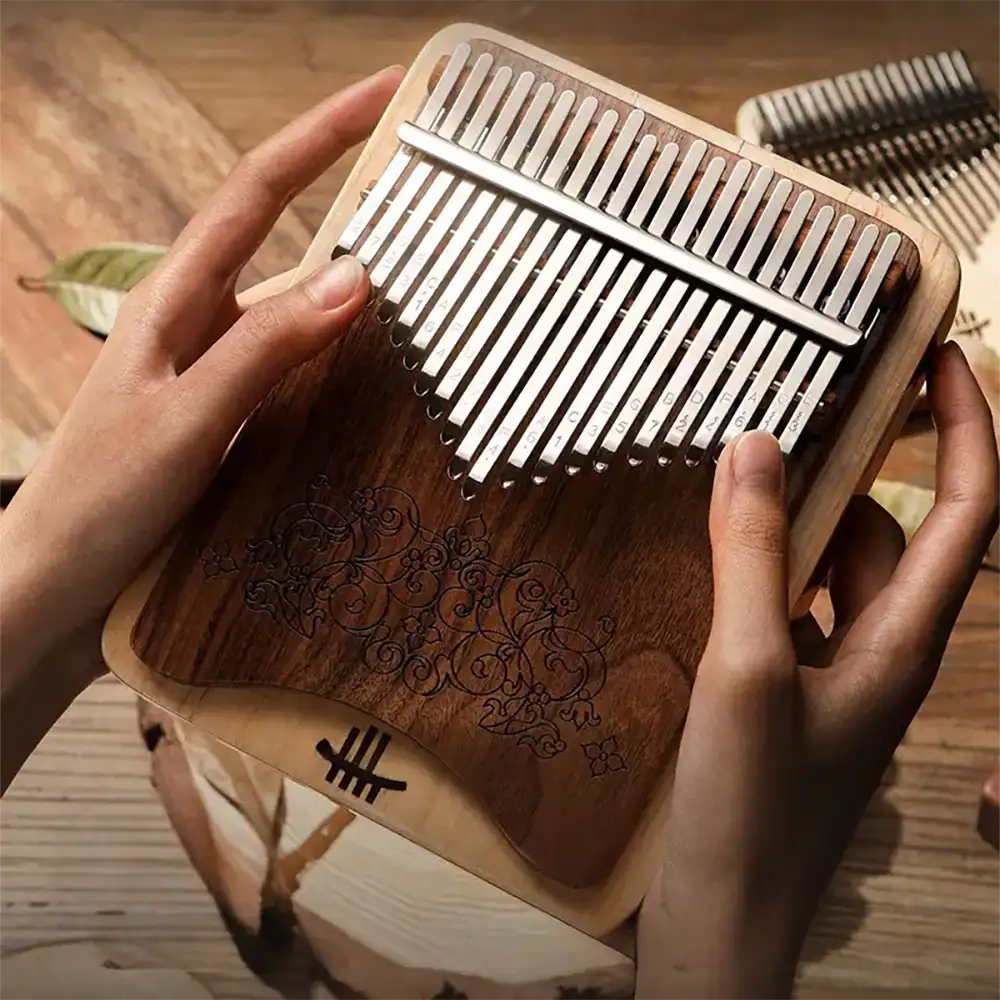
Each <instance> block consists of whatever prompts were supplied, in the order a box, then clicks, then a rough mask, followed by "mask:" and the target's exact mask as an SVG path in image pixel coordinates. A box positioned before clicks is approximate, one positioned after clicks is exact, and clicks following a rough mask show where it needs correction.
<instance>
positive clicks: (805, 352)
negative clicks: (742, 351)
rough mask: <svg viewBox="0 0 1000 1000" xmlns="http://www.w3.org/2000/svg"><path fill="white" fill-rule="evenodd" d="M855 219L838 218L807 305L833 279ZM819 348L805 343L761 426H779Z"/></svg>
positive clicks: (811, 281)
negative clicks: (831, 276)
mask: <svg viewBox="0 0 1000 1000" xmlns="http://www.w3.org/2000/svg"><path fill="white" fill-rule="evenodd" d="M854 223H855V219H854V216H852V215H842V216H841V217H840V219H839V220H838V222H837V226H836V228H835V229H834V231H833V235H832V236H831V237H830V240H829V242H828V243H827V245H826V249H825V250H824V251H823V253H822V254H821V256H820V258H819V261H818V262H817V264H816V267H815V268H814V270H813V272H812V274H811V275H810V277H809V281H808V283H807V284H806V287H805V290H804V291H803V293H802V297H801V301H802V302H803V303H804V304H805V305H808V306H814V305H815V304H816V302H817V301H818V300H819V297H820V295H821V294H822V292H823V289H824V288H825V287H826V284H827V282H828V281H829V280H830V275H831V274H832V273H833V269H834V267H835V266H836V264H837V261H839V260H840V255H841V254H842V253H843V251H844V248H845V247H846V246H847V241H848V239H849V238H850V235H851V232H852V230H853V229H854ZM819 352H820V347H819V345H818V344H817V343H816V342H815V341H813V340H809V341H806V342H805V343H804V344H802V347H801V349H800V350H799V353H798V355H797V357H796V358H795V360H794V361H793V362H792V365H791V367H790V368H789V369H788V372H787V373H786V375H785V377H784V379H782V382H781V385H780V386H779V387H778V389H777V391H776V392H775V394H774V397H773V398H772V399H771V405H770V406H769V407H768V408H767V411H766V412H765V414H764V416H763V417H762V418H761V421H760V424H758V427H759V428H760V429H761V430H765V431H772V432H773V431H774V430H775V429H776V428H777V426H778V424H779V423H780V421H781V418H782V417H783V416H784V415H785V412H786V410H787V409H788V407H789V405H790V404H791V402H792V400H793V399H794V398H795V395H796V393H797V392H798V391H799V386H800V385H801V384H802V381H803V380H804V379H805V377H806V375H807V374H808V372H809V369H810V368H811V367H812V364H813V362H814V361H815V360H816V357H817V356H818V355H819Z"/></svg>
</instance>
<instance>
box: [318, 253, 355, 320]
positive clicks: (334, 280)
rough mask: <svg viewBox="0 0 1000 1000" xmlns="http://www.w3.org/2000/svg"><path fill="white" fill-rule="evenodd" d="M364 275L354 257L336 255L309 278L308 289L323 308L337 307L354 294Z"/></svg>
mask: <svg viewBox="0 0 1000 1000" xmlns="http://www.w3.org/2000/svg"><path fill="white" fill-rule="evenodd" d="M364 276H365V269H364V268H363V267H362V266H361V265H360V264H359V263H358V261H357V260H356V259H355V258H354V257H347V256H344V257H338V258H337V259H336V260H335V261H334V262H333V263H332V264H326V265H324V266H323V267H322V268H320V270H318V271H317V272H316V273H315V274H313V275H312V276H311V277H310V278H309V291H310V293H311V294H312V295H314V296H315V297H316V299H317V300H318V301H319V304H320V305H321V306H322V307H323V308H324V309H337V308H339V307H340V306H342V305H343V304H344V303H345V302H346V301H347V300H348V299H350V298H351V297H352V296H353V295H354V293H355V292H356V291H357V290H358V286H359V285H360V284H361V282H362V281H363V280H364Z"/></svg>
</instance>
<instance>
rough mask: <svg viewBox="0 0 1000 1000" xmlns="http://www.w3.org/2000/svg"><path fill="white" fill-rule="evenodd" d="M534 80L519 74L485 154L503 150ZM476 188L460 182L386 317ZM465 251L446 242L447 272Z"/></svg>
mask: <svg viewBox="0 0 1000 1000" xmlns="http://www.w3.org/2000/svg"><path fill="white" fill-rule="evenodd" d="M497 77H498V78H499V77H500V74H497ZM534 82H535V75H534V74H533V73H530V72H527V71H526V72H524V73H522V74H521V75H520V76H519V77H518V80H517V83H516V84H514V89H513V90H512V91H511V93H510V96H509V97H508V98H507V100H506V102H505V103H504V106H503V109H502V110H501V112H500V114H499V115H498V116H497V118H496V120H495V121H494V123H493V125H492V126H491V127H490V129H489V131H488V133H487V135H486V139H485V141H484V142H483V144H482V146H481V147H480V149H479V153H480V155H481V156H485V157H486V158H487V159H490V160H492V159H495V158H496V155H497V153H498V152H499V151H500V147H501V146H502V145H503V143H504V142H505V141H506V139H507V137H508V134H509V132H510V128H511V125H512V124H513V123H514V119H515V118H516V117H517V114H518V112H519V111H520V110H521V107H522V106H523V105H524V102H525V100H526V99H527V97H528V94H529V93H530V91H531V88H532V86H533V85H534ZM476 140H477V137H476V135H475V134H474V132H473V129H472V127H471V126H470V127H469V128H467V129H466V130H465V132H464V133H463V134H462V137H461V138H460V139H459V144H460V145H465V146H467V147H472V146H473V144H474V143H475V142H476ZM511 148H513V143H511ZM514 152H515V155H519V154H518V153H517V151H516V150H514ZM475 191H476V185H475V183H474V182H472V181H468V180H465V181H462V182H461V183H459V185H458V186H457V187H456V188H455V190H454V191H453V192H452V194H451V196H450V197H449V199H448V201H447V203H446V204H445V206H444V208H443V209H442V210H441V212H440V214H439V215H438V217H437V218H436V219H435V220H434V223H433V225H432V226H431V228H430V229H429V230H428V232H427V233H426V235H425V236H424V238H423V239H422V240H421V241H420V244H419V245H418V247H417V249H416V250H415V251H414V252H413V253H412V254H410V255H409V257H408V258H407V260H406V264H405V265H404V267H403V270H402V271H401V272H400V273H399V275H398V276H397V277H396V280H395V281H394V282H393V283H392V285H391V286H390V288H389V291H388V292H387V293H386V296H385V299H384V300H383V309H384V311H385V313H384V314H383V317H382V318H383V320H388V321H392V320H393V319H394V317H395V308H394V307H396V306H398V305H399V304H400V303H401V302H402V301H403V299H404V298H405V297H406V293H407V292H408V291H409V290H410V288H412V286H413V283H414V282H415V281H416V280H417V278H418V277H419V276H420V274H421V272H422V271H423V268H424V266H425V265H426V264H427V262H428V261H430V260H431V258H432V255H433V254H434V251H435V250H436V249H437V247H438V245H439V244H440V243H441V241H442V240H443V239H444V238H445V237H446V236H447V235H448V233H449V232H450V231H451V228H452V226H453V225H454V223H455V220H456V219H457V218H458V215H459V213H460V212H461V211H462V209H463V208H464V207H465V206H466V204H467V203H468V201H469V199H470V198H471V197H472V195H473V194H474V193H475ZM461 250H462V244H460V243H458V242H457V241H450V242H449V243H448V244H447V245H446V247H445V250H444V255H447V260H448V263H447V265H446V271H445V273H447V271H448V270H450V269H451V265H452V264H453V263H454V260H455V259H456V258H457V257H458V255H459V254H460V253H461ZM393 341H394V343H397V345H398V343H401V342H402V341H401V340H397V338H396V337H395V335H393Z"/></svg>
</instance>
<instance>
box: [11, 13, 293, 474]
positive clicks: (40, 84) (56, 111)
mask: <svg viewBox="0 0 1000 1000" xmlns="http://www.w3.org/2000/svg"><path fill="white" fill-rule="evenodd" d="M42 6H43V7H44V6H45V5H44V4H43V5H42ZM5 15H6V11H5ZM0 55H2V58H0V87H2V92H3V102H2V107H0V144H2V146H3V151H4V182H3V192H2V194H0V225H2V229H3V231H2V239H3V247H4V250H3V260H2V263H0V269H2V270H0V334H2V339H0V373H2V374H0V377H2V385H3V391H2V402H0V430H2V438H0V454H2V458H0V477H2V478H3V479H4V480H8V479H15V480H16V479H20V478H23V477H24V476H25V475H26V474H27V473H28V472H29V471H30V469H31V467H32V466H33V465H34V462H35V459H36V458H37V455H38V453H39V451H40V450H41V449H42V448H43V447H44V445H45V442H46V441H47V440H48V437H49V435H50V434H51V432H52V430H53V429H54V428H55V426H56V424H57V423H58V421H59V420H60V418H61V417H62V415H63V413H64V412H65V411H66V408H67V406H68V405H69V402H70V400H71V399H72V397H73V396H74V395H75V393H76V390H77V388H78V387H79V385H80V383H81V382H82V381H83V379H84V378H85V377H86V374H87V372H88V371H89V369H90V365H91V364H92V363H93V360H94V358H95V357H96V356H97V352H98V351H99V350H100V341H99V340H97V339H95V338H94V337H92V336H91V335H90V334H88V333H86V332H84V331H83V330H80V329H78V328H77V327H76V326H75V325H74V324H73V323H72V322H71V321H70V320H69V318H68V317H66V316H65V314H64V313H63V311H62V309H61V307H60V306H58V305H57V304H56V303H54V302H53V301H51V300H50V299H49V298H48V297H47V296H46V295H44V294H42V293H38V292H35V293H29V292H26V291H24V290H22V289H20V288H18V287H17V285H16V280H17V278H18V277H19V276H21V275H29V276H32V277H38V276H40V275H42V274H44V273H45V272H46V271H48V269H49V268H50V267H51V266H52V264H53V263H54V262H55V261H56V260H58V259H59V258H61V257H64V256H66V255H67V254H70V253H73V252H76V251H78V250H82V249H85V248H86V247H88V246H92V245H94V244H95V243H102V242H115V241H133V242H139V243H152V244H159V245H167V244H169V243H171V242H172V241H173V240H174V239H175V238H176V237H177V235H178V234H179V233H180V231H181V229H182V228H183V226H184V224H185V223H186V222H187V221H188V219H189V218H190V217H191V216H192V215H193V214H194V213H195V212H196V211H197V210H198V209H199V208H200V207H201V206H202V205H204V204H205V202H206V201H207V200H208V199H209V198H210V197H211V195H212V194H213V192H214V191H215V190H216V189H217V188H218V186H219V185H220V184H221V183H222V181H223V180H224V179H225V177H226V175H227V174H228V173H229V171H230V170H231V169H232V168H233V166H234V165H235V164H236V161H237V159H238V158H239V154H238V153H237V151H236V149H235V148H234V147H233V145H232V143H231V142H230V141H229V140H228V139H227V138H226V137H225V136H224V135H223V133H222V132H220V131H219V129H218V128H216V126H215V125H213V124H211V123H210V122H209V121H208V120H207V119H206V118H205V117H204V116H203V115H202V114H201V113H200V112H199V111H198V110H197V108H195V106H194V105H193V104H192V103H191V102H190V101H189V100H188V99H187V98H186V97H185V96H184V95H183V94H182V93H181V92H180V91H179V90H178V89H177V88H176V87H174V86H173V84H171V83H170V82H168V81H167V79H166V78H165V77H164V76H163V75H162V74H161V73H159V72H158V71H157V70H156V69H154V68H152V67H150V66H148V65H147V64H146V63H144V62H143V60H142V59H141V58H139V57H138V56H137V55H136V54H135V53H134V52H133V51H132V50H131V49H130V48H129V47H128V46H127V45H126V44H125V43H123V42H122V41H121V40H120V39H119V38H117V37H116V36H115V35H113V34H111V33H109V32H108V31H107V30H105V29H104V28H102V27H100V26H98V25H93V24H89V23H88V22H86V21H81V20H74V19H52V20H49V19H45V18H33V19H31V20H28V21H24V22H21V23H16V22H15V23H14V24H11V25H5V29H4V31H3V35H2V42H0ZM311 236H312V233H311V231H310V230H309V229H308V228H307V227H306V225H305V224H304V223H303V222H302V220H301V219H300V218H299V217H298V215H297V213H296V212H295V210H294V209H290V210H288V211H286V212H285V213H284V214H283V215H282V217H281V218H280V219H279V220H278V222H277V224H276V225H275V227H274V229H273V230H272V232H271V234H270V235H269V236H268V238H267V240H266V241H265V242H264V244H263V245H262V246H261V247H260V249H259V250H258V252H257V253H256V254H255V255H254V257H253V258H252V259H251V260H250V262H249V264H248V266H247V267H246V269H245V270H244V272H243V274H242V275H241V279H240V287H241V288H242V287H245V286H246V285H247V284H254V285H255V284H257V283H259V282H260V281H262V280H264V279H265V278H268V277H270V276H271V275H273V274H277V273H278V272H280V271H284V270H286V269H288V268H290V267H293V266H295V265H296V264H298V262H299V260H300V259H301V256H302V253H303V251H304V249H305V248H306V247H307V246H308V245H309V241H310V239H311Z"/></svg>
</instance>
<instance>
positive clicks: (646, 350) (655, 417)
mask: <svg viewBox="0 0 1000 1000" xmlns="http://www.w3.org/2000/svg"><path fill="white" fill-rule="evenodd" d="M344 253H350V254H353V255H355V256H356V257H357V258H358V259H359V260H360V261H361V262H362V263H363V264H364V266H365V267H366V269H367V270H368V273H369V275H370V278H371V284H372V294H371V301H370V303H369V305H368V307H367V309H366V310H365V312H364V314H363V315H362V316H361V317H359V318H358V320H357V321H356V322H355V323H354V324H353V326H352V327H351V328H350V329H349V330H348V331H347V332H346V333H345V334H344V335H343V336H342V337H341V338H339V339H338V341H337V342H336V343H335V344H333V345H332V346H331V347H330V348H329V349H328V351H327V352H325V354H324V355H323V356H322V357H320V358H318V359H316V360H314V361H313V362H310V363H308V364H306V365H303V366H302V367H301V368H299V369H298V370H296V371H295V372H293V373H292V374H290V375H289V376H288V377H287V378H286V379H285V380H284V381H283V382H282V383H281V384H280V385H279V386H278V387H277V388H276V389H275V390H274V391H273V392H272V393H271V394H270V395H269V396H268V398H267V399H266V400H265V401H264V402H263V403H262V405H261V406H260V407H259V408H258V410H257V411H256V412H255V413H254V414H253V415H252V417H251V418H250V420H249V421H248V422H247V423H246V425H245V426H244V428H243V430H242V431H241V433H240V435H239V437H238V438H237V440H236V441H235V442H234V444H233V447H232V449H231V451H230V453H229V454H228V455H227V457H226V459H225V462H224V464H223V466H222V468H221V469H220V471H219V473H218V475H217V477H216V479H215V481H214V482H213V484H212V486H211V487H210V489H209V491H208V492H207V494H206V496H205V497H204V498H203V500H202V501H201V503H200V504H199V505H198V507H197V509H196V510H195V511H194V512H193V515H192V516H191V517H190V519H189V520H188V522H187V523H186V525H185V526H184V527H183V529H182V530H181V532H180V533H179V535H178V537H177V538H176V539H174V541H173V543H172V544H171V546H170V547H169V548H168V549H165V550H164V551H163V552H161V553H160V554H159V555H158V557H157V558H156V559H155V560H154V561H153V562H152V564H151V565H150V566H149V567H148V568H147V569H146V571H145V572H144V573H143V574H142V575H141V577H140V578H139V579H137V580H136V581H135V583H134V584H133V586H132V587H131V588H130V589H129V590H127V591H126V592H125V593H124V594H123V595H122V596H121V598H120V600H119V602H118V604H117V605H116V607H115V609H114V611H113V613H112V615H111V617H110V619H109V621H108V624H107V628H106V632H105V652H106V656H107V659H108V662H109V664H110V666H111V669H112V671H113V672H114V673H115V674H117V676H119V677H120V678H121V679H122V680H123V681H125V682H126V683H128V684H130V685H131V686H132V687H134V688H135V689H136V690H137V691H138V692H139V693H140V694H141V695H142V696H143V697H145V698H147V699H148V700H150V701H152V702H154V703H156V704H157V705H160V706H162V707H164V708H166V709H168V710H169V711H171V712H173V713H175V714H176V715H178V716H179V717H181V718H182V719H184V720H186V721H188V722H190V723H192V724H194V725H195V726H197V727H199V728H201V729H203V730H205V731H206V732H208V733H209V734H211V735H212V736H213V737H215V738H216V739H218V740H221V741H222V742H224V743H227V744H230V745H231V746H234V747H236V748H237V749H239V750H241V751H243V752H245V753H247V754H250V755H251V756H253V757H256V758H259V759H260V760H263V761H265V762H266V763H268V764H271V765H272V766H273V767H275V768H277V769H279V770H280V771H282V772H283V773H285V774H286V775H288V776H289V777H291V778H293V779H294V780H295V781H297V782H300V783H302V784H304V785H306V786H310V787H312V788H314V789H317V790H319V791H321V792H323V793H324V794H326V795H328V796H330V797H331V798H332V799H334V800H336V801H337V802H338V803H339V804H342V805H344V806H346V807H348V808H349V809H351V810H354V811H356V812H358V813H360V814H363V815H365V816H367V817H369V818H370V819H372V820H374V821H375V822H377V823H380V824H382V825H384V826H386V827H388V828H390V829H392V830H394V831H396V832H397V833H399V834H401V835H402V836H404V837H406V838H408V839H409V840H411V841H414V842H416V843H418V844H420V845H422V846H424V847H426V848H427V849H428V850H430V851H432V852H435V853H436V854H438V855H440V856H442V857H444V858H446V859H448V860H450V861H452V862H454V863H455V864H457V865H459V866H461V867H463V868H465V869H467V870H468V871H470V872H473V873H475V874H476V875H478V876H480V877H482V878H483V879H486V880H488V881H489V882H492V883H493V884H494V885H496V886H499V887H501V888H502V889H504V890H506V891H508V892H510V893H513V894H514V895H516V896H518V897H520V898H521V899H523V900H525V901H527V902H529V903H530V904H532V905H533V906H536V907H538V908H540V909H542V910H545V911H547V912H549V913H551V914H554V915H555V916H557V917H559V918H560V919H562V920H565V921H567V922H568V923H570V924H572V925H574V926H576V927H578V928H580V929H582V930H583V931H585V932H586V933H588V934H592V935H595V936H598V935H602V934H604V933H606V932H607V931H609V930H610V929H612V928H614V927H616V926H617V925H619V924H620V923H621V922H622V921H623V920H624V919H625V918H626V917H627V916H628V915H629V914H630V913H631V912H632V911H634V909H635V908H636V906H637V905H638V904H639V902H640V901H641V898H642V896H643V894H644V893H645V891H646V889H647V887H648V885H649V883H650V880H651V878H652V876H653V874H654V872H655V870H656V868H657V867H658V865H659V864H660V861H661V858H660V854H659V849H658V845H659V843H660V840H661V834H662V827H663V823H664V819H665V815H666V810H667V807H668V804H669V797H670V787H671V774H672V768H673V761H674V758H675V755H676V752H677V747H678V741H679V739H680V735H681V732H682V728H683V723H684V718H685V712H686V707H687V703H688V698H689V694H690V690H691V684H692V681H693V679H694V676H695V671H696V669H697V665H698V661H699V658H700V655H701V652H702V650H703V648H704V644H705V641H706V638H707V635H708V631H709V628H710V625H711V608H712V575H711V559H710V551H709V544H708V532H707V513H708V505H709V498H710V494H711V487H712V477H713V472H714V469H715V462H716V459H717V457H718V454H719V451H720V449H721V448H722V447H723V446H724V445H725V443H726V442H727V441H729V440H730V439H731V438H733V437H734V436H735V435H737V434H739V433H740V432H742V431H745V430H748V429H752V428H760V429H764V430H767V431H769V432H771V433H772V434H774V435H775V436H776V438H777V439H778V441H779V442H780V445H781V448H782V451H783V452H784V454H785V460H786V465H787V470H788V484H789V504H790V546H791V549H790V552H791V557H790V566H789V574H790V575H789V588H790V592H789V597H790V599H791V600H793V601H794V600H795V599H796V598H797V597H798V595H800V594H801V593H802V592H803V591H804V590H805V589H806V588H807V586H808V584H809V581H810V577H811V575H812V574H813V573H814V571H815V568H816V566H817V563H818V562H819V560H820V557H821V555H822V552H823V550H824V547H825V546H826V544H827V542H828V540H829V538H830V536H831V534H832V531H833V529H834V527H835V525H836V523H837V521H838V518H839V517H840V515H841V513H842V512H843V510H844V507H845V505H846V504H847V502H848V500H849V498H850V496H851V495H852V493H854V492H856V491H863V490H866V489H867V487H868V485H869V484H870V483H871V481H872V479H873V477H874V475H875V474H876V472H877V470H878V468H879V465H880V464H881V461H882V459H883V457H884V455H885V453H886V451H887V449H888V447H889V446H890V444H891V442H892V441H893V439H894V437H895V436H896V434H897V433H898V431H899V429H900V427H901V425H902V422H903V421H904V420H905V418H906V415H907V413H908V411H909V409H910V407H911V406H912V404H913V401H914V399H915V398H916V395H917V393H918V392H919V391H920V388H921V385H922V362H923V360H924V358H925V355H926V352H927V350H928V348H929V347H931V346H932V345H933V343H935V342H936V341H939V340H940V339H941V338H942V337H943V336H944V335H945V333H946V332H947V330H948V329H949V327H950V325H951V323H952V319H953V317H954V313H955V308H956V301H957V293H958V286H959V266H958V262H957V260H956V256H955V254H954V252H953V251H952V249H951V248H950V247H949V246H948V245H947V243H946V242H945V241H944V240H942V239H941V237H940V236H938V235H937V234H935V233H934V232H933V231H932V230H931V229H930V228H927V227H924V226H922V225H921V224H920V223H919V222H918V221H915V220H913V219H911V218H908V217H906V216H905V215H903V214H898V213H896V212H895V211H893V210H892V209H891V208H890V207H887V206H886V205H884V204H880V203H877V202H876V201H874V200H873V199H871V198H869V197H867V196H866V195H864V194H863V193H860V192H856V191H851V190H849V189H848V188H846V187H844V186H842V185H841V184H839V183H837V182H836V181H835V180H833V179H831V178H829V177H826V176H823V175H822V174H821V173H819V172H817V171H812V170H809V169H807V168H805V167H803V166H801V165H798V164H795V163H793V162H791V161H790V160H786V159H783V158H781V157H779V156H777V155H775V154H774V153H772V152H768V151H765V150H764V149H762V148H759V147H757V146H753V145H751V144H749V143H747V142H745V141H742V140H740V139H738V138H736V137H735V136H733V135H731V134H729V133H726V132H724V131H721V130H719V129H717V128H714V127H711V126H709V125H706V124H705V123H703V122H700V121H697V120H696V119H693V118H691V117H688V116H687V115H685V114H683V113H682V112H680V111H677V110H675V109H672V108H669V107H666V106H663V105H661V104H657V103H656V102H654V101H652V100H649V99H648V98H645V97H643V96H642V95H640V94H637V93H635V92H633V91H630V90H628V89H627V88H625V87H623V86H621V85H619V84H617V83H614V82H612V81H610V80H606V79H603V78H601V77H599V76H596V75H595V74H593V73H591V72H589V71H587V70H586V69H584V68H582V67H579V66H575V65H572V64H571V63H569V62H566V61H565V60H563V59H560V58H558V57H557V56H555V55H552V54H550V53H547V52H544V51H541V50H539V49H537V48H535V47H533V46H530V45H527V44H524V43H522V42H521V41H519V40H517V39H515V38H511V37H509V36H506V35H503V34H500V33H497V32H495V31H492V30H489V29H486V28H481V27H478V26H475V25H455V26H452V27H450V28H447V29H445V30H444V31H442V32H441V33H439V34H438V35H436V36H435V37H434V38H432V39H431V40H430V41H429V42H428V44H427V45H426V46H425V48H424V49H423V50H422V52H421V53H420V54H419V56H418V57H417V58H416V60H415V61H414V63H413V65H412V66H411V68H410V70H409V73H408V74H407V77H406V79H405V81H404V83H403V85H402V87H401V88H400V90H399V92H398V93H397V95H396V97H395V99H394V101H393V103H392V104H391V106H390V107H389V109H388V111H387V112H386V114H385V116H384V117H383V119H382V121H381V123H380V124H379V127H378V129H377V130H376V132H375V133H374V134H373V136H372V137H371V139H370V141H369V142H368V144H367V146H366V147H365V149H364V151H363V153H362V155H361V156H360V158H359V160H358V162H357V165H356V167H355V169H354V171H353V173H352V174H351V176H350V178H349V180H348V182H347V184H346V185H345V186H344V188H343V190H342V192H341V193H340V195H339V197H338V198H337V200H336V203H335V204H334V205H333V206H332V208H331V210H330V212H329V215H328V217H327V219H326V221H325V222H324V225H323V226H322V228H321V230H320V232H319V233H318V235H317V237H316V239H315V241H314V243H313V244H312V246H311V248H310V249H309V251H308V252H307V254H306V256H305V258H304V259H303V262H302V266H301V268H300V269H299V272H298V274H297V278H303V277H305V276H306V275H308V274H309V273H311V272H312V271H313V270H314V269H315V268H316V267H317V266H319V265H321V264H322V263H324V262H326V261H328V260H329V259H330V258H331V257H334V256H336V255H338V254H344ZM720 807H722V806H721V804H720Z"/></svg>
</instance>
